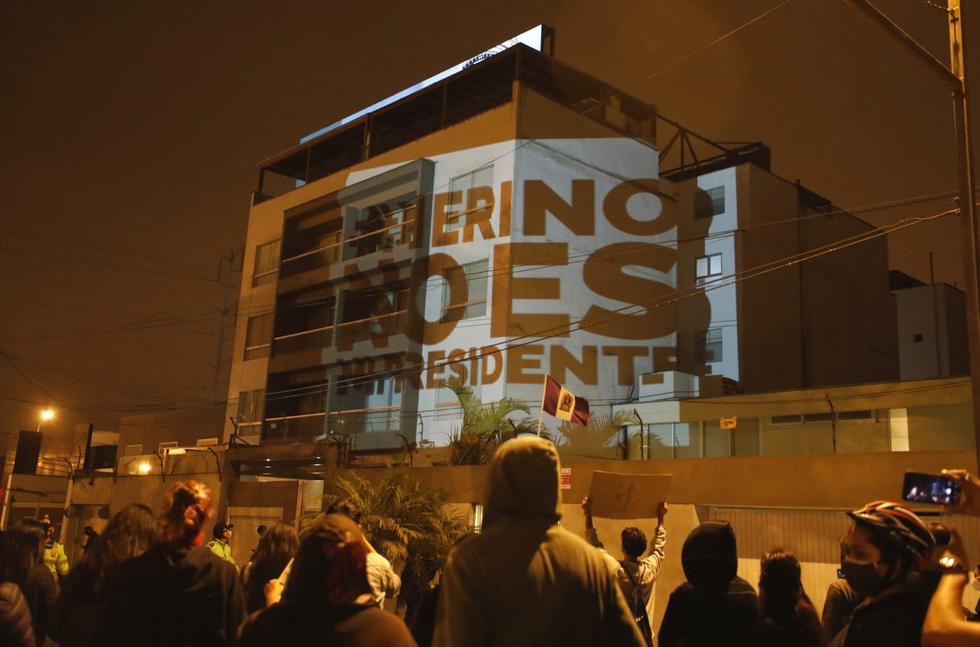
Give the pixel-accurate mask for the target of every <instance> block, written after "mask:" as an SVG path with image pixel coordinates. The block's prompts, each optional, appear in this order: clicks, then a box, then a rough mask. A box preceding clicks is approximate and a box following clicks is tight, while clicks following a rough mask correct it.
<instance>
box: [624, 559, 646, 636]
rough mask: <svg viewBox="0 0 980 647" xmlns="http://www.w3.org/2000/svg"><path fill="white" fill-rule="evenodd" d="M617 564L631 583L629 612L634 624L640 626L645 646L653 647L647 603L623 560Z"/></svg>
mask: <svg viewBox="0 0 980 647" xmlns="http://www.w3.org/2000/svg"><path fill="white" fill-rule="evenodd" d="M619 565H620V566H621V567H622V568H623V572H624V573H626V577H628V578H630V582H631V583H632V584H633V599H632V600H631V601H630V613H632V614H633V620H634V621H635V622H636V626H637V627H639V628H640V633H641V634H643V642H644V643H646V645H647V647H653V627H651V626H650V618H649V617H647V605H646V603H645V601H644V600H643V594H642V593H641V592H640V586H639V583H638V582H637V581H636V578H635V577H633V574H632V573H630V572H629V570H628V569H627V568H626V564H625V563H624V562H620V563H619ZM651 595H652V592H651Z"/></svg>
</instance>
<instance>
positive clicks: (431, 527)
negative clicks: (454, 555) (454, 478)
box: [324, 470, 466, 618]
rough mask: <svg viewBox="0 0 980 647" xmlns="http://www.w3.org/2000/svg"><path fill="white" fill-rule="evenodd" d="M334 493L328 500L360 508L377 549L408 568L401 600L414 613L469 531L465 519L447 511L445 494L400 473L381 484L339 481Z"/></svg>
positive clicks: (350, 479) (364, 526) (365, 528)
mask: <svg viewBox="0 0 980 647" xmlns="http://www.w3.org/2000/svg"><path fill="white" fill-rule="evenodd" d="M334 490H335V491H336V492H337V495H335V496H333V497H330V495H328V496H327V497H324V498H331V499H334V500H336V499H340V498H343V499H348V500H349V501H350V502H351V503H353V504H354V505H355V506H357V507H358V508H359V509H360V510H361V513H362V516H361V529H362V530H363V531H364V534H365V535H366V536H367V538H368V541H370V542H371V545H372V546H374V548H375V549H376V550H377V551H378V552H379V553H381V554H382V555H384V556H385V557H386V558H387V559H388V560H389V561H391V562H393V563H399V562H402V563H404V564H405V568H404V570H403V571H402V590H401V594H400V600H402V601H404V602H405V604H406V605H407V612H408V613H409V614H414V612H415V609H416V607H417V605H418V603H419V601H420V600H421V599H422V594H423V593H424V592H425V590H426V588H427V587H428V584H429V582H430V581H431V580H432V578H433V577H434V576H435V574H436V572H437V571H438V570H439V569H440V568H441V567H442V564H443V562H445V560H446V556H447V555H448V554H449V549H450V548H451V547H452V543H453V541H455V539H456V537H457V536H459V535H460V534H461V533H462V532H463V531H464V530H465V529H466V523H465V520H463V519H461V518H460V517H458V516H456V515H453V514H449V513H447V512H446V511H445V506H446V504H447V503H448V500H447V498H448V497H447V495H446V493H445V492H443V491H442V490H433V489H430V488H427V487H425V486H424V485H422V484H421V483H420V482H419V481H418V480H417V479H413V478H411V477H410V476H409V474H408V473H407V472H403V471H400V470H399V471H395V472H392V473H390V474H389V475H388V476H386V477H385V478H383V479H382V480H381V481H380V482H378V483H372V482H371V481H369V480H367V479H365V478H362V477H360V476H357V475H356V474H352V475H350V476H349V477H348V478H338V479H337V480H336V481H334ZM328 503H329V501H328ZM408 617H409V618H411V617H412V615H409V616H408Z"/></svg>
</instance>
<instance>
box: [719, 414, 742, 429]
mask: <svg viewBox="0 0 980 647" xmlns="http://www.w3.org/2000/svg"><path fill="white" fill-rule="evenodd" d="M737 422H738V420H737V419H736V418H735V416H732V417H731V418H722V419H721V428H722V429H734V428H735V425H736V423H737Z"/></svg>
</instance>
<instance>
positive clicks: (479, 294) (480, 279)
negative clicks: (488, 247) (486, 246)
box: [442, 259, 489, 321]
mask: <svg viewBox="0 0 980 647" xmlns="http://www.w3.org/2000/svg"><path fill="white" fill-rule="evenodd" d="M463 272H464V274H465V275H466V301H465V302H463V303H460V304H457V305H450V302H451V293H450V289H449V285H450V284H449V281H443V283H442V319H443V321H459V320H461V319H472V318H473V317H482V316H484V315H486V314H487V275H488V274H489V261H487V260H486V259H484V260H482V261H476V262H475V263H467V264H466V265H464V266H463Z"/></svg>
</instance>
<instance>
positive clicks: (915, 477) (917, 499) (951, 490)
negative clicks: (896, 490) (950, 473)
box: [902, 472, 961, 506]
mask: <svg viewBox="0 0 980 647" xmlns="http://www.w3.org/2000/svg"><path fill="white" fill-rule="evenodd" d="M960 495H961V490H960V486H959V484H958V483H957V482H956V481H954V480H953V479H951V478H948V477H946V476H942V475H939V474H923V473H922V472H906V473H905V481H904V483H903V484H902V498H903V499H905V500H906V501H911V502H912V503H932V504H935V505H944V506H956V505H958V504H959V502H960Z"/></svg>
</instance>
